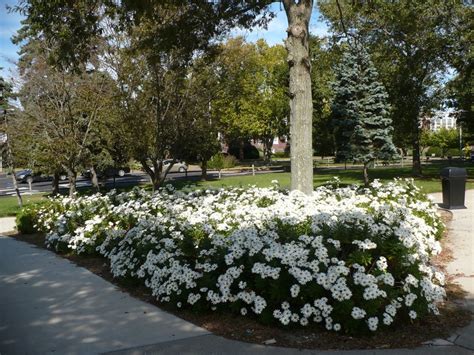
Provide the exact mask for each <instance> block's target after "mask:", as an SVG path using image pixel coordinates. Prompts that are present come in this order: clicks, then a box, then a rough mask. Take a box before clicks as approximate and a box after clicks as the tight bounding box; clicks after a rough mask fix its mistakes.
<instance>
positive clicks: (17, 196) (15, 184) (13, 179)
mask: <svg viewBox="0 0 474 355" xmlns="http://www.w3.org/2000/svg"><path fill="white" fill-rule="evenodd" d="M12 182H13V188H14V189H15V193H16V198H17V200H18V206H20V208H23V199H22V197H21V194H20V189H19V188H18V181H16V175H15V170H13V164H12Z"/></svg>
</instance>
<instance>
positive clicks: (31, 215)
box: [15, 202, 48, 234]
mask: <svg viewBox="0 0 474 355" xmlns="http://www.w3.org/2000/svg"><path fill="white" fill-rule="evenodd" d="M47 204H48V203H44V202H43V203H35V204H32V205H29V206H25V207H23V208H22V209H21V210H20V212H18V213H17V215H16V220H15V223H16V228H17V230H18V231H19V232H20V233H23V234H33V233H36V232H38V229H37V227H36V224H37V218H38V215H39V212H40V211H44V209H45V207H46V205H47Z"/></svg>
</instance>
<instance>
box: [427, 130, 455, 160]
mask: <svg viewBox="0 0 474 355" xmlns="http://www.w3.org/2000/svg"><path fill="white" fill-rule="evenodd" d="M430 138H431V139H430V141H431V142H430V143H431V144H430V146H432V147H437V148H439V149H440V150H441V157H445V156H446V155H447V152H448V150H449V149H456V148H459V133H458V131H457V130H456V129H448V128H440V129H439V130H437V131H436V132H432V133H431V137H430Z"/></svg>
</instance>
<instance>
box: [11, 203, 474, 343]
mask: <svg viewBox="0 0 474 355" xmlns="http://www.w3.org/2000/svg"><path fill="white" fill-rule="evenodd" d="M441 213H442V218H443V220H444V222H449V221H450V220H451V218H452V215H451V213H450V212H449V211H441ZM10 236H11V237H13V238H15V239H18V240H21V241H24V242H28V243H31V244H34V245H36V246H38V247H40V248H45V246H44V235H41V234H32V235H21V234H10ZM442 244H443V252H442V253H441V254H440V255H438V256H436V258H435V259H434V264H435V265H436V266H437V267H439V268H441V269H442V270H443V271H445V272H446V268H445V266H446V264H447V263H448V262H449V261H450V260H452V259H453V255H452V251H451V249H450V247H449V240H448V238H444V239H443V242H442ZM61 256H62V257H64V258H66V259H68V260H70V261H71V262H73V263H74V264H76V265H78V266H81V267H84V268H86V269H88V270H89V271H91V272H93V273H94V274H96V275H99V276H100V277H102V278H104V279H105V280H107V281H109V282H111V283H113V284H115V285H116V286H117V287H119V288H120V289H121V290H122V291H125V292H127V293H128V294H130V295H131V296H133V297H136V298H139V299H141V300H143V301H145V302H148V303H151V304H153V305H156V306H158V307H160V308H161V309H163V310H165V311H167V312H169V313H172V314H174V315H176V316H178V317H180V318H182V319H185V320H187V321H189V322H191V323H194V324H196V325H198V326H200V327H202V328H205V329H207V330H209V331H211V332H213V333H214V334H216V335H221V336H223V337H225V338H229V339H234V340H240V341H245V342H250V343H259V344H262V343H264V342H266V341H268V340H271V342H272V343H273V344H274V345H276V346H283V347H292V348H299V349H321V350H323V349H324V350H326V349H340V350H342V349H383V348H413V347H417V346H419V345H421V344H422V343H423V342H426V341H428V340H431V339H435V338H446V337H448V336H449V335H451V334H453V333H454V331H455V329H456V328H462V327H464V326H466V325H468V324H469V322H470V321H471V319H472V314H471V313H470V312H469V311H467V310H465V309H463V308H462V307H461V303H462V299H463V297H464V296H465V292H464V291H463V290H462V289H461V287H460V286H459V285H457V284H456V283H454V278H455V275H447V276H448V277H447V285H446V291H447V299H446V301H445V302H444V304H442V305H441V306H440V311H441V315H440V316H434V315H430V316H427V317H425V318H423V319H421V320H416V321H414V322H412V323H410V324H400V325H399V326H393V327H392V328H390V329H388V330H384V331H380V332H377V333H376V334H373V335H364V336H358V337H354V336H352V337H351V336H347V335H344V334H337V333H334V332H328V331H325V330H324V329H322V328H320V327H317V326H313V327H306V328H293V329H291V328H290V329H289V328H282V327H278V326H269V325H263V324H261V323H259V322H257V321H256V320H254V319H251V318H249V317H243V316H239V315H234V314H225V313H210V314H209V313H206V314H202V313H199V314H197V313H194V312H192V311H190V310H185V309H184V310H177V309H176V308H173V307H171V306H170V305H167V304H161V303H159V302H157V301H156V300H155V299H154V297H152V296H151V293H150V291H149V290H148V289H147V288H145V287H144V286H143V285H130V284H126V283H124V282H123V281H120V280H118V279H114V278H113V277H112V274H111V273H110V271H109V265H108V263H107V260H106V259H104V258H102V257H100V256H97V257H92V256H86V257H84V256H77V255H73V254H61Z"/></svg>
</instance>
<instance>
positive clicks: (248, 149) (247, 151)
mask: <svg viewBox="0 0 474 355" xmlns="http://www.w3.org/2000/svg"><path fill="white" fill-rule="evenodd" d="M243 150H244V159H259V158H260V152H259V151H258V149H257V148H256V147H255V146H254V145H252V144H251V143H245V145H244V148H243ZM228 152H229V154H230V155H233V156H234V157H239V156H240V147H239V146H238V145H231V146H230V147H229V150H228Z"/></svg>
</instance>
